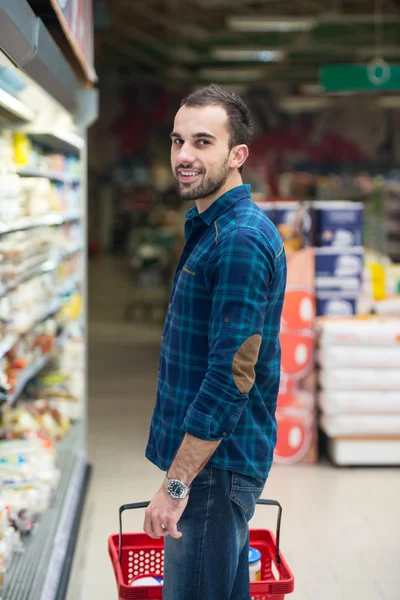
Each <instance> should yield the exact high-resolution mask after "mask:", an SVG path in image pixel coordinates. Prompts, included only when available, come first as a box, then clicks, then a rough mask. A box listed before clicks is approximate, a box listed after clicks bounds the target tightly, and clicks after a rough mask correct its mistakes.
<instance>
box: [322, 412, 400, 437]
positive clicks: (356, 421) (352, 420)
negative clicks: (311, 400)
mask: <svg viewBox="0 0 400 600" xmlns="http://www.w3.org/2000/svg"><path fill="white" fill-rule="evenodd" d="M320 425H321V428H322V430H323V431H324V432H325V433H326V434H327V436H328V437H331V438H340V437H357V436H365V437H366V436H398V437H399V438H400V414H399V415H377V414H375V415H367V414H363V415H360V414H357V415H351V414H346V415H333V416H328V415H322V417H321V420H320Z"/></svg>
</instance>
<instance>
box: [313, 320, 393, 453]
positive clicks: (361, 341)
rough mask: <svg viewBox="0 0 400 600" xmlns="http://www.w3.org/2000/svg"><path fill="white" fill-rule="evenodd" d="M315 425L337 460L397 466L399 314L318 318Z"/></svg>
mask: <svg viewBox="0 0 400 600" xmlns="http://www.w3.org/2000/svg"><path fill="white" fill-rule="evenodd" d="M319 329H320V336H319V353H318V358H319V364H320V368H321V371H320V375H319V383H320V388H321V391H320V394H319V407H320V409H321V417H320V427H321V429H322V430H323V431H324V433H325V434H326V436H327V438H328V452H329V454H330V456H331V458H332V460H333V461H334V462H335V463H336V464H341V465H344V464H347V465H368V464H371V465H376V464H381V465H385V464H388V465H389V464H390V465H393V464H399V465H400V370H399V365H400V319H398V318H396V317H386V318H385V317H374V316H370V317H362V318H357V317H353V318H352V319H329V318H325V319H321V320H320V321H319Z"/></svg>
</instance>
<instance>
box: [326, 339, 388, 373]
mask: <svg viewBox="0 0 400 600" xmlns="http://www.w3.org/2000/svg"><path fill="white" fill-rule="evenodd" d="M318 356H319V363H320V364H321V365H326V366H327V368H335V367H346V368H350V369H351V368H360V369H363V368H364V369H368V368H371V367H378V368H382V369H400V344H399V345H398V346H389V347H387V348H385V347H384V346H369V345H367V346H327V345H326V344H324V345H323V346H322V347H321V348H320V350H319V353H318Z"/></svg>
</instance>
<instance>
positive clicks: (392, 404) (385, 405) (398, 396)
mask: <svg viewBox="0 0 400 600" xmlns="http://www.w3.org/2000/svg"><path fill="white" fill-rule="evenodd" d="M319 407H320V408H321V410H322V411H323V412H324V413H325V414H326V415H328V416H331V415H338V414H353V415H355V414H396V413H397V414H400V390H399V391H394V392H388V391H385V392H382V391H375V390H372V391H371V390H363V391H354V390H349V391H347V390H326V391H324V392H321V393H320V394H319Z"/></svg>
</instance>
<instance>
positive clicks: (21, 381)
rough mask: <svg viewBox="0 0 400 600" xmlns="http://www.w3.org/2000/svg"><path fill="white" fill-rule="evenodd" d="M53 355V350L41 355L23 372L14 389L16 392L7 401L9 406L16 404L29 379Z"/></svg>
mask: <svg viewBox="0 0 400 600" xmlns="http://www.w3.org/2000/svg"><path fill="white" fill-rule="evenodd" d="M52 356H53V353H52V352H49V354H45V355H44V356H41V357H40V358H38V359H37V360H35V361H33V363H32V364H31V365H29V367H27V368H26V369H25V370H24V371H23V372H22V373H21V376H20V377H19V379H18V383H17V386H16V388H15V390H14V393H13V394H12V395H11V396H10V397H9V399H8V401H7V405H8V406H12V405H13V404H15V402H16V401H17V400H18V398H19V397H20V395H21V394H22V392H23V391H24V389H25V386H26V384H27V383H28V381H30V380H31V379H32V378H33V377H35V375H37V373H39V372H40V371H41V370H42V369H43V367H45V366H46V365H47V363H48V362H49V360H50V359H51V357H52Z"/></svg>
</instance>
